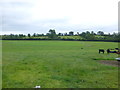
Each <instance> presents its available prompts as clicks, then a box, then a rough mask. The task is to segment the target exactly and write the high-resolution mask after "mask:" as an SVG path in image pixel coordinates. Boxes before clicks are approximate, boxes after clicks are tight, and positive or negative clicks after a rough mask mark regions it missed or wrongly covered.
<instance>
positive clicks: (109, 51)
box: [107, 49, 117, 54]
mask: <svg viewBox="0 0 120 90" xmlns="http://www.w3.org/2000/svg"><path fill="white" fill-rule="evenodd" d="M111 50H114V49H107V53H108V54H109V53H117V51H111Z"/></svg>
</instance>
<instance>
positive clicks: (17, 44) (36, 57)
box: [2, 41, 118, 88]
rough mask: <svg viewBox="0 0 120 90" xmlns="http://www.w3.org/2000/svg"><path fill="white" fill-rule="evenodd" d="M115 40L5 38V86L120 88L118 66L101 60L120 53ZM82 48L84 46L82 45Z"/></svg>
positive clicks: (3, 85)
mask: <svg viewBox="0 0 120 90" xmlns="http://www.w3.org/2000/svg"><path fill="white" fill-rule="evenodd" d="M116 47H118V43H114V42H88V41H86V42H85V41H3V47H2V49H3V53H2V57H3V61H2V63H3V67H2V68H3V69H2V70H3V71H2V75H3V76H2V79H3V81H2V87H3V88H34V87H35V86H36V85H40V86H41V88H118V67H114V66H109V65H104V64H100V63H99V62H98V60H114V59H115V58H116V57H117V54H109V55H108V54H107V53H105V54H98V49H99V48H103V49H107V48H116ZM82 48H83V49H82Z"/></svg>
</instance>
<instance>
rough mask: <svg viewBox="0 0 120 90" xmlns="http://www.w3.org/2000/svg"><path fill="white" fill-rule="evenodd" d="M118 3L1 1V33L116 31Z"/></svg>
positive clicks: (114, 0) (97, 0) (112, 0)
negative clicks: (51, 30)
mask: <svg viewBox="0 0 120 90" xmlns="http://www.w3.org/2000/svg"><path fill="white" fill-rule="evenodd" d="M118 1H119V0H1V1H0V20H1V21H0V34H11V33H12V34H28V33H31V34H33V33H40V34H41V33H44V34H45V33H48V31H49V30H50V29H55V30H56V32H57V33H59V32H60V33H66V32H67V33H68V32H70V31H73V32H75V33H76V32H85V31H90V32H91V31H94V32H98V31H103V32H105V33H113V32H118Z"/></svg>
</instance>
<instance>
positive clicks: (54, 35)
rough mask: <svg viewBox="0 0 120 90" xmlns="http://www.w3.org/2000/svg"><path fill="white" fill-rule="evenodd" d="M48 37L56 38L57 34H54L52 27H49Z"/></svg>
mask: <svg viewBox="0 0 120 90" xmlns="http://www.w3.org/2000/svg"><path fill="white" fill-rule="evenodd" d="M48 37H49V38H50V39H57V35H56V32H55V30H54V29H50V30H49V33H48Z"/></svg>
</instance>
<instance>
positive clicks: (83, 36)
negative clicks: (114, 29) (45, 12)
mask: <svg viewBox="0 0 120 90" xmlns="http://www.w3.org/2000/svg"><path fill="white" fill-rule="evenodd" d="M0 37H1V39H2V40H81V41H115V42H120V33H113V34H110V33H109V34H105V33H104V32H103V31H98V32H97V33H95V32H94V31H91V32H90V31H86V32H82V33H79V32H77V34H74V32H73V31H70V32H69V33H58V34H56V31H55V30H54V29H50V30H49V32H48V33H46V34H37V33H34V34H27V35H24V34H10V35H0ZM75 37H77V38H75Z"/></svg>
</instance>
